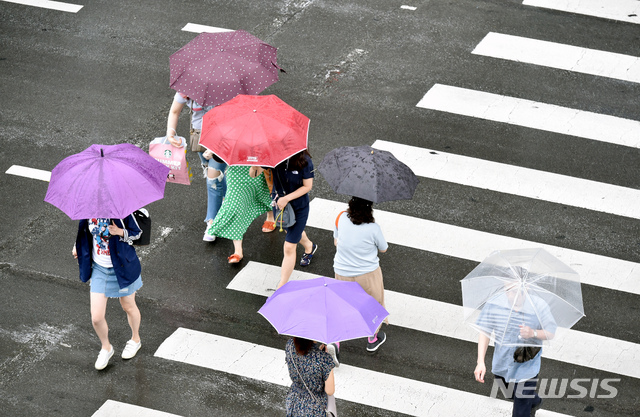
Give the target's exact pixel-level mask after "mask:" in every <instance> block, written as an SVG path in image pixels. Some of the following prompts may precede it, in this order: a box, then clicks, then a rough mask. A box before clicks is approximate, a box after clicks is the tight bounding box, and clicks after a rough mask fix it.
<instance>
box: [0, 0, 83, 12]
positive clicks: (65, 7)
mask: <svg viewBox="0 0 640 417" xmlns="http://www.w3.org/2000/svg"><path fill="white" fill-rule="evenodd" d="M0 1H5V2H7V3H17V4H23V5H25V6H34V7H42V8H43V9H51V10H58V11H61V12H71V13H78V11H79V10H80V9H82V7H84V6H80V5H78V4H70V3H62V2H59V1H48V0H0Z"/></svg>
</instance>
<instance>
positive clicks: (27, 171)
mask: <svg viewBox="0 0 640 417" xmlns="http://www.w3.org/2000/svg"><path fill="white" fill-rule="evenodd" d="M5 173H6V174H11V175H17V176H19V177H27V178H33V179H36V180H41V181H47V182H48V181H50V180H51V172H50V171H43V170H41V169H35V168H29V167H23V166H20V165H12V166H11V167H9V169H8V170H7V171H6V172H5Z"/></svg>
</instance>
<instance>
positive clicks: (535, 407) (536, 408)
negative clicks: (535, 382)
mask: <svg viewBox="0 0 640 417" xmlns="http://www.w3.org/2000/svg"><path fill="white" fill-rule="evenodd" d="M540 407H542V398H540V402H539V403H538V404H536V405H534V406H533V407H531V417H536V411H538V410H539V409H540Z"/></svg>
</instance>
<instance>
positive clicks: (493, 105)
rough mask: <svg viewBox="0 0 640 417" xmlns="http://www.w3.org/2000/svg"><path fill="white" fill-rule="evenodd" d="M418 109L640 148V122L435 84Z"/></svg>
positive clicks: (420, 102) (418, 105) (419, 103)
mask: <svg viewBox="0 0 640 417" xmlns="http://www.w3.org/2000/svg"><path fill="white" fill-rule="evenodd" d="M416 106H417V107H423V108H426V109H432V110H439V111H444V112H449V113H455V114H460V115H464V116H470V117H477V118H480V119H486V120H492V121H495V122H502V123H508V124H512V125H518V126H525V127H530V128H534V129H540V130H544V131H547V132H556V133H562V134H565V135H572V136H578V137H581V138H585V139H593V140H598V141H602V142H608V143H613V144H617V145H623V146H630V147H633V148H640V122H639V121H637V120H630V119H623V118H620V117H614V116H608V115H605V114H599V113H592V112H587V111H582V110H576V109H571V108H568V107H560V106H556V105H553V104H546V103H540V102H535V101H531V100H525V99H520V98H515V97H509V96H501V95H499V94H492V93H486V92H483V91H477V90H470V89H467V88H459V87H453V86H448V85H443V84H435V85H434V86H433V87H432V88H431V89H430V90H429V91H428V92H427V94H425V95H424V97H423V98H422V100H420V101H419V102H418V104H416Z"/></svg>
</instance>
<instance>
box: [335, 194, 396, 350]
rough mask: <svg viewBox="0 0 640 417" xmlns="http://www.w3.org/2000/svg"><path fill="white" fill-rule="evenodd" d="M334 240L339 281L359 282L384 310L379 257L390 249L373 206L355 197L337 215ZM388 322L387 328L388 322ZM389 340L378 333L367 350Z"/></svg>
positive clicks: (368, 342)
mask: <svg viewBox="0 0 640 417" xmlns="http://www.w3.org/2000/svg"><path fill="white" fill-rule="evenodd" d="M333 238H334V244H335V245H336V256H335V257H334V259H333V270H334V272H335V276H336V279H339V280H341V281H355V282H357V283H358V284H360V286H362V288H363V289H364V290H365V291H366V292H367V294H369V295H371V296H372V297H373V298H375V299H376V300H378V302H379V303H380V304H381V305H382V306H383V307H384V284H383V280H382V271H381V269H380V260H379V258H378V253H379V252H386V251H387V248H388V245H387V241H386V240H385V238H384V236H383V235H382V230H381V229H380V226H378V224H377V223H375V219H374V218H373V203H372V202H371V201H368V200H363V199H361V198H358V197H352V198H351V200H350V201H349V208H348V209H347V210H346V211H343V212H341V213H340V214H338V218H337V219H336V224H335V228H334V229H333ZM385 322H386V323H387V324H388V321H387V320H385ZM386 339H387V335H386V334H385V332H383V331H381V330H380V329H378V332H377V333H376V334H375V335H373V337H370V338H369V340H368V341H367V350H368V351H369V352H375V351H376V350H377V349H378V348H379V347H380V345H382V344H383V343H384V342H385V341H386Z"/></svg>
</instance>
